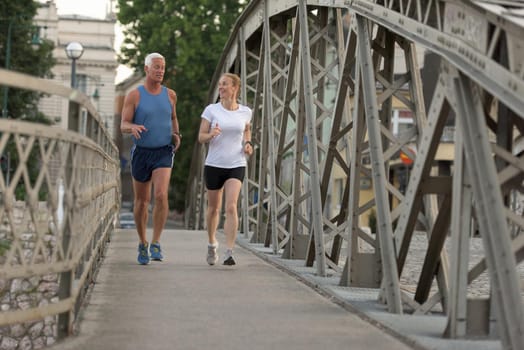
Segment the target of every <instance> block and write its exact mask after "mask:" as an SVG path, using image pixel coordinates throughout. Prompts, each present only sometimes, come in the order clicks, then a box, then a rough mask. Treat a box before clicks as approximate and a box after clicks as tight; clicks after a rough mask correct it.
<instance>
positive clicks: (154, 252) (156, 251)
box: [149, 242, 164, 261]
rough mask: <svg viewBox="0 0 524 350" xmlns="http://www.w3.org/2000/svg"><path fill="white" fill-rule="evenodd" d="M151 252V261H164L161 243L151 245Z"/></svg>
mask: <svg viewBox="0 0 524 350" xmlns="http://www.w3.org/2000/svg"><path fill="white" fill-rule="evenodd" d="M149 252H150V253H151V259H153V260H155V261H162V259H164V257H163V256H162V249H160V243H158V242H157V243H151V245H150V246H149Z"/></svg>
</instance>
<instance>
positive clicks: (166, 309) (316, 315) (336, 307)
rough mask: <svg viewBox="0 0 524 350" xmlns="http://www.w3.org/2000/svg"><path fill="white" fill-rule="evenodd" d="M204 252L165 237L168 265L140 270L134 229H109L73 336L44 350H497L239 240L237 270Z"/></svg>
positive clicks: (184, 234) (197, 242)
mask: <svg viewBox="0 0 524 350" xmlns="http://www.w3.org/2000/svg"><path fill="white" fill-rule="evenodd" d="M218 238H219V241H220V243H221V247H220V249H219V252H220V253H221V254H222V253H223V251H224V242H223V239H224V237H223V236H222V235H219V237H218ZM206 244H207V240H206V233H205V232H204V231H187V230H178V229H176V230H172V229H170V230H166V231H165V233H164V234H163V236H162V247H163V250H164V255H165V257H166V258H165V261H163V262H152V263H151V264H150V265H147V266H140V265H138V264H137V263H136V255H137V250H136V249H137V237H136V233H135V232H134V230H119V231H116V232H115V234H114V235H113V237H112V241H111V243H110V244H109V248H108V251H107V254H106V257H105V259H104V262H103V264H102V266H101V269H100V272H99V273H98V276H97V281H96V284H95V285H94V287H93V289H92V291H91V292H90V296H89V299H88V302H87V304H86V306H85V308H84V309H83V311H82V313H81V316H80V317H81V322H80V329H79V332H78V335H75V336H72V337H70V338H68V339H66V340H64V341H62V342H60V343H57V344H55V345H54V346H52V347H51V349H52V350H88V349H89V350H91V349H101V350H112V349H118V350H133V349H147V350H149V349H155V350H163V349H166V350H167V349H169V350H187V349H196V350H207V349H209V350H211V349H212V350H222V349H223V350H240V349H242V350H247V349H249V350H257V349H264V350H267V349H275V350H280V349H285V350H293V349H301V350H309V349H315V350H317V349H320V350H328V349H329V350H338V349H344V350H347V349H350V350H360V349H365V350H375V349H388V350H389V349H391V350H405V349H435V350H500V349H502V346H501V343H500V341H499V340H496V339H495V340H489V339H480V340H450V339H445V338H443V337H442V333H443V330H444V328H445V326H446V318H445V317H444V316H442V315H438V314H437V315H434V316H427V315H426V316H415V315H409V314H405V315H393V314H390V313H388V312H387V311H386V309H385V306H384V305H382V304H380V303H378V302H377V299H378V290H377V289H364V288H350V287H340V286H338V282H339V277H337V276H328V277H324V278H321V277H318V276H316V274H315V269H314V268H312V267H305V264H304V261H301V260H287V259H281V258H280V257H278V256H275V255H273V254H272V252H271V250H270V249H267V248H264V247H263V245H257V244H251V243H249V242H248V241H247V240H246V239H244V238H242V237H240V238H239V240H238V246H237V249H236V252H235V257H236V259H237V261H238V264H237V265H236V266H232V267H229V266H223V265H216V266H209V265H207V263H206V261H205V255H206Z"/></svg>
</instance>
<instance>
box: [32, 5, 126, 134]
mask: <svg viewBox="0 0 524 350" xmlns="http://www.w3.org/2000/svg"><path fill="white" fill-rule="evenodd" d="M34 22H35V24H36V25H37V26H38V27H39V29H40V37H41V38H43V39H47V40H51V41H52V42H54V44H55V50H54V52H53V56H54V57H55V59H56V60H57V64H56V65H55V67H54V68H53V70H52V71H53V75H54V78H53V81H54V83H59V84H63V85H67V86H70V85H71V74H72V60H71V59H70V58H68V57H67V55H66V52H65V48H66V46H67V44H69V43H70V42H74V41H76V42H79V43H80V44H81V45H82V46H83V48H84V52H83V54H82V56H81V57H80V58H79V59H78V60H76V74H75V76H76V79H75V80H76V84H75V85H76V88H77V89H78V90H80V91H82V92H83V93H85V94H86V95H87V96H90V97H91V100H92V103H93V105H94V106H95V107H96V109H97V110H98V111H99V114H100V117H101V118H102V120H103V121H104V122H105V125H106V127H107V128H108V130H109V132H110V133H111V135H113V137H115V135H116V134H115V132H116V130H115V127H114V125H115V122H114V114H115V110H114V106H115V103H114V101H115V78H116V74H117V70H116V69H117V67H118V63H117V60H116V52H115V49H114V44H115V26H116V16H115V14H114V13H112V12H109V13H108V14H107V16H106V18H105V19H96V18H90V17H85V16H80V15H58V13H57V7H56V3H55V1H54V0H50V1H47V2H46V3H42V4H41V7H40V9H39V10H38V13H37V15H36V17H35V21H34ZM68 107H69V102H68V100H66V99H63V98H60V97H56V96H52V97H44V98H42V99H41V101H40V110H41V111H42V112H43V113H45V114H46V115H47V116H48V117H50V118H51V119H53V120H54V121H55V123H56V125H57V126H60V127H62V128H64V129H67V128H68V125H67V123H68V118H67V115H68Z"/></svg>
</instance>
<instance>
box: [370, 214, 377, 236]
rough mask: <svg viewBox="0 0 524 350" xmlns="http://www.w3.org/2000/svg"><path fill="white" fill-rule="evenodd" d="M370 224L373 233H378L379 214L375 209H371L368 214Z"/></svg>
mask: <svg viewBox="0 0 524 350" xmlns="http://www.w3.org/2000/svg"><path fill="white" fill-rule="evenodd" d="M368 226H369V229H370V230H371V233H377V214H376V213H375V209H371V211H370V212H369V215H368Z"/></svg>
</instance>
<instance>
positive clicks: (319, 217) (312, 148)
mask: <svg viewBox="0 0 524 350" xmlns="http://www.w3.org/2000/svg"><path fill="white" fill-rule="evenodd" d="M298 15H299V23H300V50H301V53H302V77H303V79H304V81H303V83H304V102H305V104H304V108H305V110H306V129H307V146H308V152H309V171H310V174H309V181H310V185H311V209H312V213H311V221H312V228H313V234H314V238H315V255H316V256H315V259H316V263H317V274H318V275H319V276H326V255H325V254H326V252H325V247H324V229H323V224H324V215H323V212H322V202H321V198H320V197H321V195H320V174H319V169H318V168H319V163H318V149H317V133H316V123H315V104H314V97H313V78H312V73H311V55H310V51H309V49H310V45H309V28H308V22H307V21H308V14H307V4H306V1H305V0H301V1H299V9H298Z"/></svg>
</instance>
